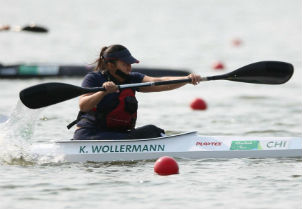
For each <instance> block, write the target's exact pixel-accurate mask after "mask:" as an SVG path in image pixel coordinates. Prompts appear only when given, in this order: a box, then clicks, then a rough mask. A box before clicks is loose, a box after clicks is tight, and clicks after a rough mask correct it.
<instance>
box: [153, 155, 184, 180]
mask: <svg viewBox="0 0 302 209" xmlns="http://www.w3.org/2000/svg"><path fill="white" fill-rule="evenodd" d="M154 172H155V173H157V174H158V175H161V176H167V175H173V174H178V173H179V167H178V164H177V162H176V160H174V158H172V157H169V156H163V157H160V158H158V159H157V160H156V162H155V164H154Z"/></svg>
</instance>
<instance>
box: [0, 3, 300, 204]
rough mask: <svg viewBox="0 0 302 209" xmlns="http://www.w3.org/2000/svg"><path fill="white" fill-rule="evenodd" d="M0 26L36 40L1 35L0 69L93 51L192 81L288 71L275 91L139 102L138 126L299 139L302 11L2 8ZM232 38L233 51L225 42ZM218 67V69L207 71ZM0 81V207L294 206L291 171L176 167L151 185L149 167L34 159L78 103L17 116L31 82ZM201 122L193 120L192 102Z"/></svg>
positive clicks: (210, 162)
mask: <svg viewBox="0 0 302 209" xmlns="http://www.w3.org/2000/svg"><path fill="white" fill-rule="evenodd" d="M0 2H1V5H2V6H1V7H0V20H1V21H3V23H7V24H11V25H26V24H28V23H30V22H36V23H39V24H41V25H45V26H47V27H48V28H49V31H50V33H48V34H47V35H41V34H31V33H25V32H23V33H22V32H19V33H18V32H1V33H0V58H1V60H0V62H1V63H3V64H14V63H50V64H53V63H59V64H89V63H92V62H93V61H94V60H95V59H96V58H97V56H98V53H99V50H100V47H101V46H104V45H109V44H113V43H121V44H124V45H126V46H127V47H128V48H129V49H130V51H131V52H132V54H133V55H134V56H135V57H137V58H138V59H139V60H140V61H141V62H140V64H139V65H141V66H147V67H167V68H175V69H189V70H191V71H192V72H195V73H198V74H201V75H203V76H208V75H214V74H220V73H226V72H229V71H232V70H235V69H237V68H239V67H242V66H244V65H247V64H250V63H253V62H257V61H262V60H280V61H285V62H290V63H292V64H293V65H294V67H295V73H294V75H293V77H292V79H291V80H290V81H289V82H288V83H286V84H284V85H273V86H270V85H255V84H245V83H236V82H230V81H211V82H204V83H201V84H200V85H198V86H195V87H194V86H191V85H187V86H186V87H184V88H181V89H178V90H174V91H171V92H161V93H147V94H138V95H137V96H138V99H139V106H140V109H139V116H138V117H139V118H138V126H141V125H144V124H150V123H151V124H156V125H158V126H160V127H162V128H164V129H166V130H167V131H168V132H171V133H179V132H186V131H197V132H198V133H199V134H201V135H228V136H236V135H239V136H298V137H301V136H302V130H301V127H302V119H301V113H302V105H301V104H302V85H301V81H300V80H301V76H302V75H301V74H302V73H301V57H302V53H301V51H302V50H301V46H302V32H301V25H302V24H301V19H302V18H301V1H299V0H293V1H286V0H277V1H276V0H266V1H261V0H253V1H239V0H229V1H222V0H202V1H199V0H192V1H185V0H175V1H168V0H164V1H159V0H153V1H139V0H129V1H121V0H112V1H96V0H88V1H85V2H84V1H80V0H79V1H71V0H68V1H58V0H52V1H34V0H28V1H17V0H11V1H4V0H0ZM237 38H239V39H241V40H242V43H243V44H242V45H240V46H239V47H235V46H233V45H232V40H234V39H237ZM218 60H221V61H223V62H224V63H225V65H226V69H225V70H222V71H214V70H212V69H211V66H212V64H213V63H214V62H215V61H218ZM81 80H82V79H81V78H61V79H57V78H52V79H27V80H21V79H16V80H8V79H1V80H0V96H1V102H0V145H1V151H0V200H1V204H0V208H12V209H14V208H32V209H35V208H37V209H39V208H41V207H45V208H47V207H50V205H51V207H53V208H106V207H107V208H121V207H123V208H164V207H167V208H184V207H186V208H211V209H220V208H232V209H243V208H251V209H255V208H259V209H260V208H270V209H271V208H273V209H277V208H280V209H283V208H290V209H298V208H301V205H302V200H301V197H302V166H301V165H302V164H301V162H302V160H301V158H286V159H221V160H217V159H202V160H188V159H177V161H178V163H179V167H180V174H178V175H173V176H165V177H163V176H158V175H155V174H154V173H153V165H154V161H152V160H150V161H139V162H125V163H118V162H114V163H66V162H61V161H60V160H59V159H54V158H47V157H45V158H43V157H41V158H38V159H37V158H34V156H32V154H31V153H30V152H29V150H28V147H29V145H31V144H35V143H46V142H54V141H57V140H67V139H70V138H71V137H72V134H73V131H74V130H67V129H66V125H67V124H68V123H70V122H71V121H73V120H74V119H75V117H76V114H77V111H78V109H77V108H78V107H77V102H78V100H77V99H72V100H70V101H66V102H63V103H60V104H57V105H53V106H50V107H48V108H43V109H41V110H30V109H28V108H26V107H24V106H23V105H22V104H21V103H20V101H19V99H18V94H19V91H20V90H22V89H24V88H26V87H28V86H31V85H35V84H38V83H42V82H50V81H56V82H64V83H70V84H75V85H80V84H81ZM197 97H200V98H203V99H204V100H205V101H206V102H207V104H208V109H207V110H206V111H192V110H191V109H190V107H189V105H190V103H191V101H192V100H193V99H194V98H197Z"/></svg>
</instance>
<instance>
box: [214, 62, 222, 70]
mask: <svg viewBox="0 0 302 209" xmlns="http://www.w3.org/2000/svg"><path fill="white" fill-rule="evenodd" d="M212 68H213V69H214V70H223V69H224V64H223V63H222V62H220V61H217V62H215V63H214V64H213V66H212Z"/></svg>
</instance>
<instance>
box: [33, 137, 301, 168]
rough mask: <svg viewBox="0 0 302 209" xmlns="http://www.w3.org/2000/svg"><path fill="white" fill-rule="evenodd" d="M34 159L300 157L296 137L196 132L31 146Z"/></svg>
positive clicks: (105, 159)
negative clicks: (201, 133)
mask: <svg viewBox="0 0 302 209" xmlns="http://www.w3.org/2000/svg"><path fill="white" fill-rule="evenodd" d="M31 151H32V152H33V153H35V154H37V155H42V156H45V155H49V156H57V157H60V159H62V160H63V161H66V162H89V161H91V162H109V161H137V160H149V159H157V158H159V157H161V156H171V157H175V158H185V159H202V158H286V157H297V158H301V157H302V138H300V137H246V136H245V137H240V136H199V135H198V134H197V133H196V132H189V133H183V134H178V135H172V136H164V137H159V138H151V139H136V140H133V139H132V140H85V141H84V140H68V141H57V142H55V143H52V144H36V145H32V147H31Z"/></svg>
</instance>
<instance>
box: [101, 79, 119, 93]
mask: <svg viewBox="0 0 302 209" xmlns="http://www.w3.org/2000/svg"><path fill="white" fill-rule="evenodd" d="M103 87H104V88H105V89H106V91H105V92H106V93H107V94H110V93H115V92H119V89H118V86H117V85H116V84H115V83H113V82H112V81H107V82H105V83H103Z"/></svg>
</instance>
